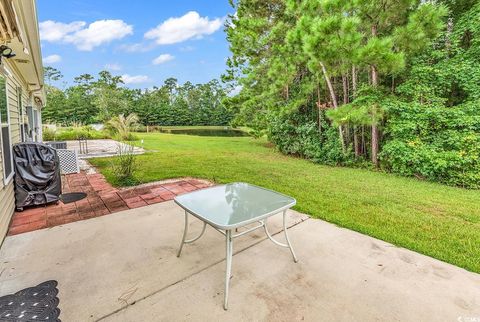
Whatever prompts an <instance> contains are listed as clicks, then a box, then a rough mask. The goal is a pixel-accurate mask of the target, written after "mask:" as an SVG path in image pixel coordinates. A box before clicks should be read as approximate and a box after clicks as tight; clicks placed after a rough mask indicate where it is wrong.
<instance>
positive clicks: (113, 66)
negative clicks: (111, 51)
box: [105, 63, 122, 71]
mask: <svg viewBox="0 0 480 322" xmlns="http://www.w3.org/2000/svg"><path fill="white" fill-rule="evenodd" d="M105 69H108V70H111V71H119V70H122V66H121V65H119V64H116V63H113V64H105Z"/></svg>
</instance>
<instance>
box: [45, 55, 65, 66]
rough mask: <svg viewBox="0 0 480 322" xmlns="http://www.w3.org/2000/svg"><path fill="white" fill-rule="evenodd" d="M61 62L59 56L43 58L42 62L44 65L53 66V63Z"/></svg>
mask: <svg viewBox="0 0 480 322" xmlns="http://www.w3.org/2000/svg"><path fill="white" fill-rule="evenodd" d="M61 60H62V57H61V56H60V55H50V56H47V57H43V62H44V63H45V64H54V63H58V62H59V61H61Z"/></svg>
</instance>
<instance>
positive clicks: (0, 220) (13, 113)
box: [0, 62, 33, 244]
mask: <svg viewBox="0 0 480 322" xmlns="http://www.w3.org/2000/svg"><path fill="white" fill-rule="evenodd" d="M2 64H5V65H6V68H8V70H9V71H10V73H11V75H4V77H5V78H6V80H7V85H6V86H7V104H8V109H9V113H10V138H11V143H12V144H16V143H18V142H20V141H21V133H20V131H21V127H20V124H21V122H22V120H21V111H20V105H19V104H18V92H17V88H18V87H21V88H22V103H23V107H24V108H25V106H27V105H32V104H31V103H33V102H32V100H31V98H30V97H29V96H28V94H27V93H28V90H27V86H26V84H25V83H22V81H21V78H20V77H19V75H18V74H17V73H16V72H15V71H14V70H13V69H12V68H11V67H10V66H9V65H8V62H2ZM0 150H1V149H0ZM2 158H3V152H2V151H0V175H1V180H0V244H1V243H2V242H3V240H4V238H5V236H6V234H7V232H8V227H9V225H10V220H11V218H12V215H13V213H14V210H15V194H14V186H13V180H10V182H9V183H8V184H7V185H5V184H4V182H3V159H2Z"/></svg>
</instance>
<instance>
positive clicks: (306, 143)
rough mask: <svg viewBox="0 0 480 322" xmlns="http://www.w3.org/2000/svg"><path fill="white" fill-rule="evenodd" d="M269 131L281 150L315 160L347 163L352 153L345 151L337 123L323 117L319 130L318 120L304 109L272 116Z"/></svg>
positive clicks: (327, 162)
mask: <svg viewBox="0 0 480 322" xmlns="http://www.w3.org/2000/svg"><path fill="white" fill-rule="evenodd" d="M267 135H268V138H269V140H270V141H271V142H272V143H274V144H275V145H276V146H277V148H278V149H279V150H280V151H281V152H282V153H285V154H291V155H295V156H299V157H303V158H306V159H309V160H312V161H314V162H319V163H323V164H330V165H340V164H346V162H348V159H349V157H350V156H349V155H346V154H344V153H343V152H342V146H341V145H340V143H339V139H338V129H337V128H336V127H334V126H331V125H329V124H328V123H327V122H326V121H323V122H322V129H321V130H319V127H318V124H317V122H315V121H313V120H312V119H308V118H307V116H306V115H305V114H304V113H299V112H293V113H289V114H283V115H277V116H272V117H270V121H269V127H268V134H267Z"/></svg>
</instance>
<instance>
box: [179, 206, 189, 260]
mask: <svg viewBox="0 0 480 322" xmlns="http://www.w3.org/2000/svg"><path fill="white" fill-rule="evenodd" d="M187 232H188V212H187V211H185V228H184V229H183V236H182V243H181V244H180V248H179V249H178V252H177V257H180V254H181V253H182V248H183V244H185V238H187Z"/></svg>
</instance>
